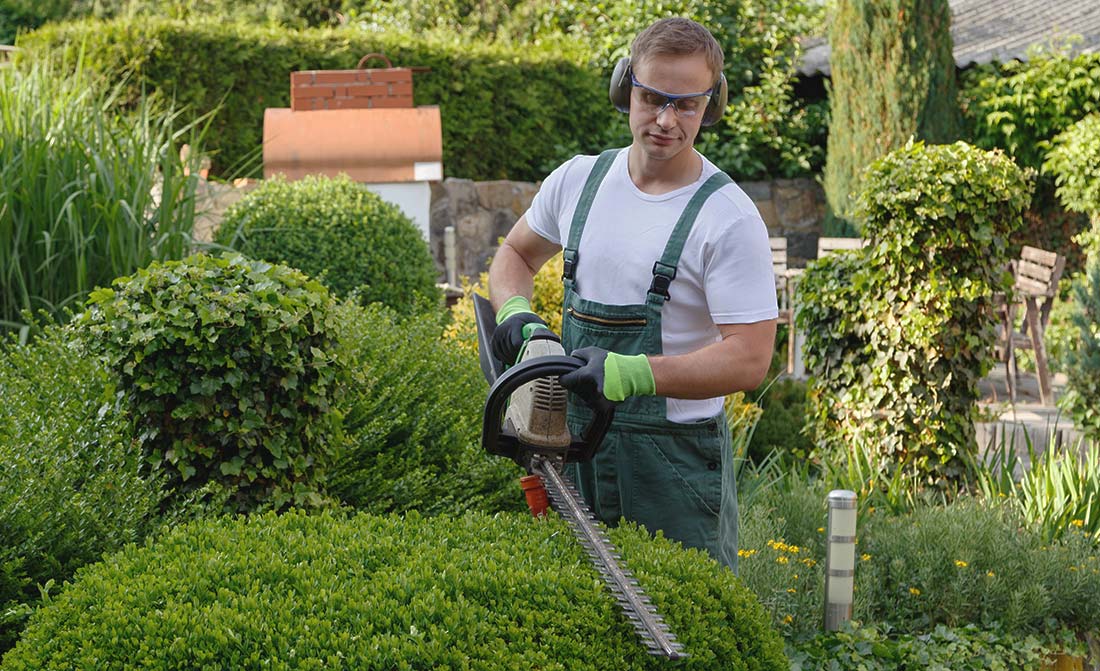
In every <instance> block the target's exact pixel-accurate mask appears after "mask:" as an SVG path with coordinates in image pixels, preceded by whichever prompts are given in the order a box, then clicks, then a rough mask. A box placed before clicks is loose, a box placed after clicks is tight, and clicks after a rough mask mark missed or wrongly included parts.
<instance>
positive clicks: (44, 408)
mask: <svg viewBox="0 0 1100 671" xmlns="http://www.w3.org/2000/svg"><path fill="white" fill-rule="evenodd" d="M71 341H72V334H71V332H70V329H68V328H63V327H60V326H49V327H46V328H45V330H44V331H43V332H42V333H41V334H40V335H39V336H38V337H35V338H32V339H31V340H30V342H28V343H27V344H25V345H19V344H17V343H16V342H15V340H14V338H10V339H8V338H5V339H4V342H2V343H0V398H2V399H3V403H0V653H2V652H3V651H4V650H7V649H8V648H10V647H11V646H12V645H14V643H15V639H16V637H17V636H18V633H19V630H20V629H21V628H22V626H23V622H24V620H25V619H26V617H27V615H28V614H29V612H30V610H31V607H32V606H33V605H35V604H37V602H38V600H39V599H40V597H41V592H40V589H41V588H40V585H45V586H46V587H45V588H44V589H45V590H46V591H50V590H51V588H54V589H56V587H58V586H60V583H61V582H62V581H65V580H68V579H70V578H71V577H72V575H73V573H74V572H75V571H76V570H77V569H78V568H80V567H82V566H84V565H85V564H89V563H91V562H94V561H98V560H99V559H100V557H101V556H102V555H103V553H104V552H114V551H115V550H117V549H119V548H121V547H123V546H124V545H126V544H127V543H132V542H134V541H139V540H141V539H142V538H144V536H145V534H146V533H147V532H148V531H149V529H150V527H151V526H152V525H153V524H154V523H155V520H156V517H157V515H158V512H159V508H158V506H159V504H160V501H161V497H162V496H163V493H162V486H163V481H164V478H163V477H162V476H161V474H159V473H154V474H143V473H142V472H141V469H140V463H139V462H140V456H139V454H138V452H137V451H136V450H134V449H133V437H134V436H133V430H132V427H131V422H130V419H129V417H127V416H126V415H125V414H124V413H122V412H119V411H118V410H117V409H116V407H115V404H114V403H113V401H112V397H113V391H114V388H113V383H112V380H111V376H110V375H109V374H108V372H107V370H106V369H105V367H104V366H103V365H101V364H100V363H99V362H98V361H96V360H95V359H93V358H92V357H86V356H83V355H81V353H80V352H79V351H78V349H77V348H76V347H74V346H73V344H72V342H71Z"/></svg>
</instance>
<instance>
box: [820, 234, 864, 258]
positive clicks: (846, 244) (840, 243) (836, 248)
mask: <svg viewBox="0 0 1100 671" xmlns="http://www.w3.org/2000/svg"><path fill="white" fill-rule="evenodd" d="M866 246H867V240H865V239H863V238H818V239H817V258H819V259H823V258H825V257H826V256H829V255H830V254H835V253H837V252H844V251H848V250H850V249H859V248H861V247H866Z"/></svg>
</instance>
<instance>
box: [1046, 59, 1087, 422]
mask: <svg viewBox="0 0 1100 671" xmlns="http://www.w3.org/2000/svg"><path fill="white" fill-rule="evenodd" d="M1096 72H1097V73H1100V64H1098V65H1097V66H1096ZM1095 90H1096V91H1097V95H1100V86H1097V87H1095ZM1043 170H1044V171H1046V172H1048V173H1051V174H1053V175H1054V177H1055V183H1056V184H1057V185H1058V191H1057V193H1058V197H1059V198H1060V199H1061V201H1062V202H1063V203H1064V204H1065V206H1066V207H1067V208H1068V209H1070V210H1073V211H1075V212H1084V213H1087V214H1089V215H1090V216H1091V219H1092V227H1091V229H1090V230H1089V231H1087V232H1085V233H1082V234H1081V235H1080V236H1079V237H1078V238H1077V240H1078V241H1079V242H1080V243H1081V247H1082V248H1083V249H1084V250H1085V252H1086V254H1087V258H1088V262H1087V265H1086V268H1085V272H1083V273H1081V274H1080V275H1079V276H1076V277H1074V280H1073V294H1074V298H1075V300H1074V308H1075V309H1074V312H1073V314H1072V316H1071V321H1072V323H1073V327H1074V328H1073V331H1074V335H1076V336H1077V339H1076V340H1075V341H1074V342H1073V347H1072V348H1071V349H1070V351H1069V352H1068V353H1067V354H1066V357H1065V358H1066V366H1065V371H1066V374H1067V377H1068V379H1067V380H1066V394H1065V395H1064V396H1063V397H1062V398H1061V399H1060V404H1061V405H1062V407H1063V408H1065V409H1067V410H1068V411H1069V413H1070V414H1071V415H1072V416H1073V419H1074V422H1075V423H1076V424H1077V426H1079V427H1081V429H1083V430H1084V431H1085V433H1086V434H1087V435H1088V436H1089V437H1090V438H1092V439H1094V440H1097V439H1100V384H1098V382H1097V379H1098V377H1100V114H1091V115H1089V116H1087V117H1085V118H1084V119H1082V120H1081V121H1079V122H1077V123H1076V124H1074V125H1072V126H1070V127H1069V128H1068V129H1067V130H1065V131H1064V132H1062V133H1060V134H1059V135H1058V136H1057V137H1055V138H1054V141H1053V148H1052V149H1051V150H1050V152H1049V153H1048V154H1047V161H1046V163H1045V164H1044V165H1043Z"/></svg>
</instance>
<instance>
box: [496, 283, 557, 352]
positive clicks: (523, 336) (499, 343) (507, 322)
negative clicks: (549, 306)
mask: <svg viewBox="0 0 1100 671" xmlns="http://www.w3.org/2000/svg"><path fill="white" fill-rule="evenodd" d="M539 326H543V327H545V326H546V322H544V321H543V320H542V317H539V316H538V315H537V314H535V313H534V312H532V311H531V301H529V300H527V299H526V298H524V297H523V296H512V297H511V298H509V299H508V300H507V301H505V302H504V305H502V306H500V311H499V312H497V327H496V330H495V331H493V340H492V342H491V343H490V349H492V350H493V356H495V357H496V358H497V360H498V361H500V362H501V363H504V364H505V365H508V366H511V365H512V364H514V363H515V362H516V357H518V356H519V353H520V350H521V349H523V343H525V342H527V339H528V338H529V337H531V333H532V332H533V331H534V330H535V329H536V328H537V327H539Z"/></svg>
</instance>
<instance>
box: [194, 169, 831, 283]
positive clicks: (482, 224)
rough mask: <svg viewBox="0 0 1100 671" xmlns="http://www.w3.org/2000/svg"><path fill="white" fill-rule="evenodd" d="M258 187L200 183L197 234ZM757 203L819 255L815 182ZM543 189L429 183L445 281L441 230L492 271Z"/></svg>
mask: <svg viewBox="0 0 1100 671" xmlns="http://www.w3.org/2000/svg"><path fill="white" fill-rule="evenodd" d="M257 185H258V182H256V181H255V180H241V181H239V182H238V183H237V184H235V185H228V184H217V183H213V182H206V181H205V180H200V184H199V189H198V193H197V199H198V201H199V202H198V210H199V212H200V214H199V217H198V218H197V221H196V226H195V229H196V230H195V233H196V237H198V238H199V239H200V240H206V241H208V240H210V239H211V237H212V232H213V230H214V229H215V228H216V227H217V225H218V224H219V223H220V221H221V217H222V216H223V215H224V212H225V210H226V209H227V208H228V207H229V206H230V205H232V204H233V203H235V202H236V201H238V200H240V198H241V197H243V196H244V194H246V193H247V192H248V191H250V190H252V189H253V188H255V187H256V186H257ZM740 186H741V188H742V189H744V190H745V193H747V194H748V196H749V197H750V198H752V200H753V202H755V203H756V207H757V208H758V209H759V210H760V215H761V216H762V217H763V219H764V223H765V224H767V226H768V233H769V235H772V236H776V237H786V238H787V256H788V264H789V265H790V266H791V267H801V266H804V265H805V262H806V261H807V260H808V259H812V258H814V257H815V256H816V254H817V238H818V236H819V235H820V233H821V222H822V220H823V219H824V217H825V192H824V190H823V189H822V188H821V185H820V184H818V183H817V182H816V181H814V180H812V179H780V180H773V181H770V182H740ZM538 189H539V184H532V183H530V182H509V181H506V180H499V181H494V182H474V181H472V180H468V179H455V178H447V179H445V180H443V181H442V182H432V183H431V194H432V195H431V238H430V245H431V250H432V255H433V256H434V257H435V260H436V265H437V266H438V267H439V271H440V277H441V278H442V277H444V272H443V270H444V260H445V259H444V250H443V231H444V229H445V228H446V227H447V226H454V228H455V256H456V265H457V270H458V275H459V276H460V277H462V276H465V277H477V276H478V275H479V274H480V273H481V272H483V271H485V270H487V269H488V267H489V261H490V260H491V259H492V258H493V254H494V253H495V252H496V248H497V245H498V242H499V240H500V239H501V238H502V237H504V236H505V235H507V234H508V231H509V230H511V228H512V225H513V224H515V223H516V220H517V219H519V217H520V216H521V215H522V214H523V213H524V212H526V211H527V208H528V207H530V205H531V200H532V199H533V198H534V197H535V194H536V193H537V192H538Z"/></svg>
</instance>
